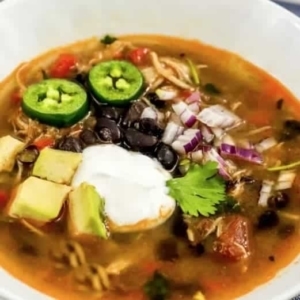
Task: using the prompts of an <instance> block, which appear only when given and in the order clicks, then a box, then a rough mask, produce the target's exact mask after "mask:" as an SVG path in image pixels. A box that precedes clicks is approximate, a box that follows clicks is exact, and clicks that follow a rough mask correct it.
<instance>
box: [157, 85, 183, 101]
mask: <svg viewBox="0 0 300 300" xmlns="http://www.w3.org/2000/svg"><path fill="white" fill-rule="evenodd" d="M155 93H156V95H157V96H158V98H159V99H160V100H163V101H168V100H174V99H175V98H176V97H177V96H178V90H176V89H174V88H173V87H172V86H164V87H161V88H159V89H157V90H156V91H155Z"/></svg>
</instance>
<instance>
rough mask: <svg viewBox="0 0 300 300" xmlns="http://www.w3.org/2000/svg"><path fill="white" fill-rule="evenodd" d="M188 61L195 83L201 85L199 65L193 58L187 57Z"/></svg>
mask: <svg viewBox="0 0 300 300" xmlns="http://www.w3.org/2000/svg"><path fill="white" fill-rule="evenodd" d="M186 61H187V63H188V65H189V68H190V71H191V75H192V79H193V82H194V84H195V85H199V84H200V78H199V71H198V70H197V67H196V66H195V64H194V63H193V61H192V60H191V59H189V58H187V59H186Z"/></svg>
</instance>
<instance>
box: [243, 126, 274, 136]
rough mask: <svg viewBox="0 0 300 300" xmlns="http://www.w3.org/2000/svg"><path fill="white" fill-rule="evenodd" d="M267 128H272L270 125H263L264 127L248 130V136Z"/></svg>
mask: <svg viewBox="0 0 300 300" xmlns="http://www.w3.org/2000/svg"><path fill="white" fill-rule="evenodd" d="M269 129H272V127H271V126H264V127H261V128H258V129H254V130H250V131H249V132H248V136H250V135H255V134H258V133H261V132H263V131H266V130H269Z"/></svg>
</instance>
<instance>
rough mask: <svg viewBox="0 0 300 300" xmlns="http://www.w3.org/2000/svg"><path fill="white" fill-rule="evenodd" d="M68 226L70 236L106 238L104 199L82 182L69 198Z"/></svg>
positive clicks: (93, 188)
mask: <svg viewBox="0 0 300 300" xmlns="http://www.w3.org/2000/svg"><path fill="white" fill-rule="evenodd" d="M68 212H69V213H68V225H69V231H70V234H71V235H76V236H78V235H94V236H99V237H101V238H104V239H107V238H108V231H107V228H106V226H105V216H104V199H103V198H102V197H101V196H100V195H99V194H98V193H97V191H96V189H95V187H94V186H92V185H89V184H88V183H85V182H83V183H82V184H81V185H80V186H78V187H77V188H76V189H75V190H74V191H72V192H71V193H70V196H69V210H68Z"/></svg>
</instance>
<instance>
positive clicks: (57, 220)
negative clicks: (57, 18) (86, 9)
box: [0, 35, 300, 300]
mask: <svg viewBox="0 0 300 300" xmlns="http://www.w3.org/2000/svg"><path fill="white" fill-rule="evenodd" d="M0 96H1V105H2V108H1V114H2V116H1V126H0V128H1V139H0V204H1V222H0V236H1V244H0V249H1V251H0V262H1V265H2V266H3V267H4V268H5V269H7V270H8V271H9V272H10V273H11V274H12V275H14V276H16V277H17V278H19V279H20V280H22V281H24V282H25V283H27V284H29V285H31V286H32V287H34V288H36V289H38V290H40V291H42V292H43V293H45V294H48V295H50V296H52V297H54V298H56V299H70V298H71V299H84V298H86V297H88V298H89V299H105V300H110V299H114V300H117V299H128V300H129V299H134V300H139V299H151V300H152V299H162V300H164V299H174V300H176V299H201V300H202V299H208V300H210V299H220V298H222V299H233V298H235V297H238V296H240V295H242V294H245V293H247V292H249V291H251V290H253V289H254V288H256V287H257V286H258V285H259V284H262V283H264V282H266V281H268V280H270V279H272V278H273V277H274V276H275V275H276V273H277V272H278V271H279V270H280V269H281V268H283V267H284V266H286V265H287V264H288V263H290V262H291V261H292V259H294V258H295V256H296V255H297V254H298V253H299V245H300V243H299V225H298V224H299V218H300V205H299V202H298V201H299V199H298V197H299V196H298V194H299V175H298V172H297V168H298V165H300V163H299V160H300V153H299V148H298V146H297V145H298V142H299V137H300V121H298V118H299V116H298V115H297V110H299V108H300V106H299V104H298V102H297V101H296V99H294V97H293V96H292V95H291V94H290V93H289V92H288V91H287V90H286V89H285V88H284V87H283V86H282V85H281V84H280V83H278V82H277V81H276V80H275V79H274V78H272V77H270V76H269V75H267V74H265V73H264V72H263V71H261V70H259V69H257V68H256V67H254V66H251V65H250V64H248V63H247V62H245V61H244V60H242V59H241V58H240V57H238V56H235V55H233V54H231V53H227V52H225V51H222V50H217V49H214V48H212V47H210V46H207V45H203V44H200V43H198V42H196V41H187V40H182V39H177V38H170V37H161V36H125V37H117V38H116V37H112V36H109V35H107V36H105V37H103V38H102V39H101V40H98V39H97V38H93V39H90V40H87V41H83V42H80V43H77V44H74V45H71V46H67V47H64V48H59V49H56V50H53V51H50V52H49V53H46V54H44V55H42V56H40V57H39V58H37V59H35V60H33V61H31V62H28V63H24V64H22V65H21V66H19V67H18V68H17V69H16V71H15V72H14V73H13V74H12V75H11V76H10V77H8V78H7V79H6V80H5V81H4V82H3V83H2V85H1V94H0Z"/></svg>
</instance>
